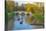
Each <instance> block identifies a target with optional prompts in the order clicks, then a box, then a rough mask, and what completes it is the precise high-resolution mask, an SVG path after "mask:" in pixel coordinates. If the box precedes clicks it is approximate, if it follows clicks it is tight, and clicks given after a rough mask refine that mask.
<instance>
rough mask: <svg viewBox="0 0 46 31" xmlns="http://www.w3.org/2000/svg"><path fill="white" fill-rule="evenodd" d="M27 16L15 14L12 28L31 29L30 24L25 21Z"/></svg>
mask: <svg viewBox="0 0 46 31" xmlns="http://www.w3.org/2000/svg"><path fill="white" fill-rule="evenodd" d="M26 17H27V16H25V15H24V16H22V15H15V16H14V23H13V30H23V29H32V25H29V24H27V23H25V18H26Z"/></svg>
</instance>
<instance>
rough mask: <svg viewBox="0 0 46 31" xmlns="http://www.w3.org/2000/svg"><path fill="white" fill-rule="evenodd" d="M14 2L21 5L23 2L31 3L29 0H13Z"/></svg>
mask: <svg viewBox="0 0 46 31" xmlns="http://www.w3.org/2000/svg"><path fill="white" fill-rule="evenodd" d="M14 1H15V2H18V3H19V5H21V4H22V3H23V4H26V3H32V2H31V1H30V0H14Z"/></svg>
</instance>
